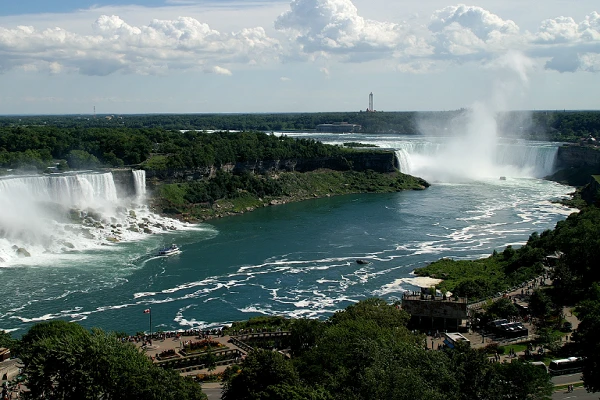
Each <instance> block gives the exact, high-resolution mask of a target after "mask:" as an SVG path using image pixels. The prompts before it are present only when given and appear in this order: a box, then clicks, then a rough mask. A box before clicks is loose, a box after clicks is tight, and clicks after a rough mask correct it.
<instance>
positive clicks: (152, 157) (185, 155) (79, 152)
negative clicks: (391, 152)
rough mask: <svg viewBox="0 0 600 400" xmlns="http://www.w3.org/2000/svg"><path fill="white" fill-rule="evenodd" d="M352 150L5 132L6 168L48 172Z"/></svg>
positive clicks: (298, 143)
mask: <svg viewBox="0 0 600 400" xmlns="http://www.w3.org/2000/svg"><path fill="white" fill-rule="evenodd" d="M349 151H352V150H351V149H344V148H341V147H336V146H328V145H324V144H322V143H320V142H317V141H315V140H310V139H298V140H295V139H292V138H288V137H285V136H274V135H267V134H264V133H260V132H242V133H229V132H215V133H205V132H195V131H190V132H185V133H181V132H178V131H167V130H164V129H161V128H153V129H145V128H139V129H138V128H124V127H107V128H87V129H84V128H57V127H51V126H26V127H21V126H16V127H14V126H13V127H0V166H3V167H9V168H19V167H26V166H33V167H36V168H38V169H43V168H44V167H45V166H47V165H50V163H51V162H52V160H66V161H67V163H68V166H69V167H70V168H75V169H81V168H93V167H98V166H111V167H119V166H123V165H138V164H142V163H143V164H142V165H143V166H144V168H146V169H157V170H161V169H190V168H198V167H209V166H213V165H215V166H221V165H223V164H227V163H235V162H238V161H242V162H243V161H255V160H280V159H293V158H302V159H311V158H318V157H331V156H336V155H342V154H344V153H346V152H349Z"/></svg>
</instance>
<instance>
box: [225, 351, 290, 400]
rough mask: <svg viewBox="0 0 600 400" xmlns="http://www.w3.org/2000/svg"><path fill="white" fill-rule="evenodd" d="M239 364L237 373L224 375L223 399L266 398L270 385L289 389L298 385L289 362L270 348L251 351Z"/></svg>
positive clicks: (247, 399)
mask: <svg viewBox="0 0 600 400" xmlns="http://www.w3.org/2000/svg"><path fill="white" fill-rule="evenodd" d="M240 367H241V372H240V373H239V374H232V373H228V374H227V376H228V377H229V380H228V381H226V382H224V385H223V396H222V398H223V400H253V399H261V398H267V393H268V392H273V391H274V390H275V389H274V388H273V387H274V386H278V385H286V387H288V388H289V387H296V386H298V385H299V384H300V380H299V378H298V373H297V372H296V371H295V369H294V367H293V365H292V364H291V363H290V362H288V361H287V360H286V359H285V358H284V357H283V356H282V355H281V354H279V353H277V352H274V351H270V350H262V349H259V350H254V351H251V352H250V353H248V355H247V356H246V358H245V359H244V361H243V362H242V364H241V365H240ZM280 387H281V386H280Z"/></svg>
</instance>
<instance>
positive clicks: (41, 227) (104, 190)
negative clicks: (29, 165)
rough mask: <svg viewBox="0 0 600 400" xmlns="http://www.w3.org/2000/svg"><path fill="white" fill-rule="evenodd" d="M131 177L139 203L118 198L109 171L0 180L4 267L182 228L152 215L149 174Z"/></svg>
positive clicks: (1, 258) (0, 258)
mask: <svg viewBox="0 0 600 400" xmlns="http://www.w3.org/2000/svg"><path fill="white" fill-rule="evenodd" d="M132 174H133V179H132V181H133V182H134V185H135V198H120V197H119V196H118V193H117V187H116V185H115V181H114V179H113V175H112V173H110V172H107V173H90V172H87V173H78V174H65V175H60V174H56V175H44V176H42V175H38V176H12V177H5V178H3V179H0V267H1V266H10V265H20V264H38V263H39V262H40V259H43V258H48V257H52V256H53V255H65V254H69V253H74V252H75V253H76V252H80V251H84V250H89V249H95V248H100V246H106V245H112V244H116V243H118V242H121V241H129V240H136V239H139V238H141V237H143V236H144V235H146V234H150V233H155V232H162V231H169V230H174V229H180V228H182V227H183V224H182V223H180V222H179V221H176V220H172V219H167V218H163V217H160V216H159V215H156V214H154V213H152V212H150V211H149V209H148V207H147V206H146V205H145V204H144V202H143V201H140V200H143V198H144V196H145V193H146V184H145V171H133V172H132Z"/></svg>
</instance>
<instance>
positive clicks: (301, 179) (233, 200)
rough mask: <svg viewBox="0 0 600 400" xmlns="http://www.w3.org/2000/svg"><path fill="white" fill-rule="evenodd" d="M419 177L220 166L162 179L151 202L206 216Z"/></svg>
mask: <svg viewBox="0 0 600 400" xmlns="http://www.w3.org/2000/svg"><path fill="white" fill-rule="evenodd" d="M427 186H429V184H428V183H427V182H425V181H424V180H422V179H419V178H415V177H412V176H410V175H405V174H402V173H400V172H395V173H389V174H382V173H376V172H373V171H368V170H367V171H362V172H360V171H314V172H304V173H298V172H279V173H278V174H276V175H273V174H271V175H255V174H250V173H242V174H231V173H225V172H222V171H219V172H217V173H216V174H215V176H214V177H213V178H212V179H210V180H199V181H194V182H185V183H173V184H164V185H161V186H159V187H158V188H157V195H158V196H157V198H158V199H157V201H156V202H155V206H156V207H157V208H159V209H160V210H162V212H164V213H167V214H185V215H186V216H189V217H190V218H193V219H207V218H212V217H214V216H219V215H227V214H228V213H239V212H245V211H248V210H249V209H253V208H257V207H263V206H266V205H269V204H271V201H272V200H273V199H278V200H276V201H277V202H279V201H298V200H304V199H309V198H315V197H325V196H332V195H343V194H350V193H366V192H377V193H390V192H397V191H400V190H415V189H424V188H425V187H427Z"/></svg>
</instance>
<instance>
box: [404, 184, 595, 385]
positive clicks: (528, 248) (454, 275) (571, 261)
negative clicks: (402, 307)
mask: <svg viewBox="0 0 600 400" xmlns="http://www.w3.org/2000/svg"><path fill="white" fill-rule="evenodd" d="M594 181H596V182H597V180H596V179H594ZM594 181H592V183H590V185H589V186H588V187H586V188H584V189H583V190H582V192H584V193H587V194H586V195H585V196H583V198H585V203H581V202H580V203H579V204H580V205H581V207H582V208H581V210H580V211H579V212H574V213H572V214H571V215H569V217H568V218H567V219H566V220H564V221H560V222H558V223H557V224H556V227H555V228H554V229H552V230H546V231H544V232H542V233H541V234H537V233H533V234H532V235H531V236H530V237H529V240H528V241H527V243H526V244H525V245H524V246H522V247H521V248H519V249H516V250H515V249H513V248H512V247H510V246H509V247H507V248H506V249H504V251H502V252H496V251H494V253H493V254H492V255H491V256H490V257H488V258H485V259H481V260H473V261H464V260H461V261H453V260H448V259H444V260H440V261H437V262H434V263H432V264H430V265H428V266H427V267H425V268H421V269H418V270H417V271H416V273H417V274H419V275H422V276H435V277H438V278H442V279H445V281H444V282H443V283H442V284H441V285H440V287H441V288H442V289H444V290H451V291H453V292H454V293H455V294H457V295H460V296H469V297H471V298H472V299H478V298H485V297H491V296H494V295H495V294H496V293H497V292H498V291H501V290H503V289H506V288H508V287H510V286H512V285H513V284H514V283H518V282H519V280H520V279H522V280H521V282H523V281H525V280H527V279H530V278H533V277H534V276H537V275H539V273H540V272H541V271H545V272H547V273H549V274H550V276H551V278H552V282H553V283H552V286H551V287H550V288H548V289H543V290H537V291H534V292H533V294H532V296H531V299H530V302H529V312H530V314H531V315H532V316H534V317H536V320H537V322H536V328H537V334H538V335H539V337H540V341H541V342H543V343H547V344H548V346H549V348H553V347H557V346H560V345H561V343H560V340H559V338H560V333H559V331H560V330H561V329H563V328H564V327H563V326H562V323H563V321H564V319H563V309H564V307H569V308H574V309H575V313H576V314H577V316H578V318H579V320H580V324H579V327H578V329H577V331H576V332H574V333H573V334H572V335H571V342H570V343H569V345H568V346H565V347H568V348H567V349H566V351H565V353H568V354H565V356H580V357H584V358H585V361H584V369H583V379H584V386H585V387H586V389H588V390H591V391H600V342H599V341H598V337H597V336H598V332H600V268H598V260H600V208H598V207H597V204H598V202H599V200H600V196H599V193H598V190H597V186H596V185H595V184H594Z"/></svg>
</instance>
